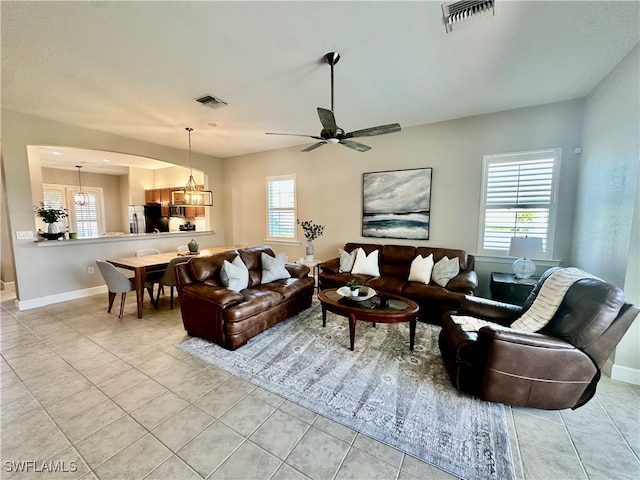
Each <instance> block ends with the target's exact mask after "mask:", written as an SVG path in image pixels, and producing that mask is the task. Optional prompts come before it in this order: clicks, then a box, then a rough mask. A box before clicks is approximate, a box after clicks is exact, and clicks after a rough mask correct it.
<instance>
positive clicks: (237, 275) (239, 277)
mask: <svg viewBox="0 0 640 480" xmlns="http://www.w3.org/2000/svg"><path fill="white" fill-rule="evenodd" d="M220 280H221V281H222V284H223V285H224V286H225V287H227V288H228V289H229V290H233V291H234V292H239V291H240V290H244V289H245V288H247V287H248V286H249V270H247V266H246V265H245V264H244V262H243V261H242V259H241V258H240V255H238V256H236V258H234V259H233V262H229V261H227V260H225V261H224V263H223V264H222V269H221V270H220Z"/></svg>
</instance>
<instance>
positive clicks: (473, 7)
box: [442, 0, 494, 33]
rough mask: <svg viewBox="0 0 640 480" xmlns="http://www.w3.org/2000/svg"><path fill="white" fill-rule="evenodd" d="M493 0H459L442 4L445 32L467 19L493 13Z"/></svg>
mask: <svg viewBox="0 0 640 480" xmlns="http://www.w3.org/2000/svg"><path fill="white" fill-rule="evenodd" d="M493 4H494V0H460V1H458V2H448V3H443V4H442V13H443V15H444V26H445V28H446V30H447V33H449V32H451V31H452V30H453V26H454V25H456V26H458V25H460V24H462V23H466V22H467V21H469V20H472V19H476V18H479V17H484V16H486V15H493V13H494V11H493V9H494V7H493Z"/></svg>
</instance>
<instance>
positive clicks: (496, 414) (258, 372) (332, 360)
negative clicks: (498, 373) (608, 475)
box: [178, 302, 515, 480]
mask: <svg viewBox="0 0 640 480" xmlns="http://www.w3.org/2000/svg"><path fill="white" fill-rule="evenodd" d="M439 330H440V329H439V327H437V326H433V325H428V324H424V323H421V322H418V326H417V330H416V342H415V347H414V351H413V352H412V351H410V350H409V325H408V324H405V323H401V324H378V325H377V326H376V327H373V325H372V324H370V323H366V322H358V324H357V331H356V340H355V351H353V352H352V351H350V350H349V325H348V321H347V319H346V318H344V317H340V316H338V315H334V314H332V313H327V326H326V328H323V327H322V316H321V308H320V305H319V304H318V303H316V302H314V304H313V306H312V307H311V308H309V309H307V310H306V311H304V312H302V313H300V314H298V315H296V316H294V317H291V318H289V319H287V320H285V321H284V322H281V323H279V324H277V325H275V326H274V327H272V328H270V329H269V330H267V331H265V332H263V333H261V334H260V335H258V336H256V337H254V338H253V339H252V340H251V341H249V343H247V345H245V346H243V347H241V348H239V349H238V350H236V351H233V352H231V351H228V350H225V349H224V348H221V347H219V346H218V345H215V344H214V343H211V342H208V341H206V340H203V339H200V338H190V339H189V340H187V341H185V342H183V343H182V344H180V345H178V348H180V349H181V350H183V351H185V352H187V353H189V354H192V355H195V356H197V357H199V358H202V359H203V360H205V361H207V362H209V363H211V364H213V365H215V366H217V367H219V368H222V369H224V370H226V371H228V372H230V373H232V374H234V375H237V376H239V377H241V378H243V379H245V380H247V381H249V382H251V383H253V384H255V385H258V386H260V387H263V388H265V389H267V390H269V391H271V392H273V393H276V394H278V395H280V396H282V397H284V398H287V399H288V400H290V401H292V402H294V403H297V404H299V405H302V406H303V407H306V408H308V409H310V410H313V411H314V412H316V413H319V414H321V415H323V416H325V417H328V418H330V419H332V420H334V421H336V422H339V423H341V424H343V425H346V426H348V427H350V428H352V429H354V430H356V431H358V432H361V433H363V434H365V435H368V436H370V437H372V438H375V439H376V440H379V441H381V442H383V443H386V444H387V445H390V446H392V447H395V448H397V449H399V450H401V451H403V452H405V453H407V454H409V455H413V456H415V457H417V458H419V459H421V460H423V461H425V462H427V463H429V464H431V465H434V466H436V467H438V468H440V469H442V470H445V471H447V472H449V473H452V474H453V475H456V476H458V477H460V478H463V479H469V480H471V479H483V480H484V479H500V480H504V479H513V478H515V474H514V469H513V462H512V458H511V450H510V446H509V438H508V433H507V423H506V419H505V413H504V407H503V406H502V405H501V404H495V403H489V402H483V401H481V400H479V399H477V398H474V397H471V396H468V395H464V394H462V393H460V392H458V391H457V390H456V389H455V388H454V387H453V386H452V385H451V382H450V380H449V378H448V376H447V373H446V371H445V369H444V365H443V363H442V359H441V357H440V351H439V349H438V332H439Z"/></svg>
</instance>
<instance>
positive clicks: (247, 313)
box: [176, 246, 314, 350]
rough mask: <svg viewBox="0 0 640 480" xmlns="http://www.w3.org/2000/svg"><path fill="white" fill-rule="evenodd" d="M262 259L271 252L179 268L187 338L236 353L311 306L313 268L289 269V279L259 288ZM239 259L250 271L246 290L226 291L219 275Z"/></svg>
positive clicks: (251, 251) (250, 251)
mask: <svg viewBox="0 0 640 480" xmlns="http://www.w3.org/2000/svg"><path fill="white" fill-rule="evenodd" d="M263 253H264V254H266V255H268V256H270V257H275V255H274V253H273V251H272V250H271V248H270V247H268V246H261V247H253V248H246V249H241V250H237V251H235V250H233V251H227V252H223V253H219V254H216V255H212V256H208V257H194V258H192V259H191V260H189V262H188V263H183V264H179V265H177V266H176V279H177V284H178V293H179V295H180V310H181V312H182V322H183V324H184V328H185V329H186V331H187V333H188V334H189V335H191V336H195V337H202V338H205V339H207V340H210V341H212V342H215V343H217V344H218V345H221V346H222V347H225V348H228V349H229V350H235V349H236V348H238V347H241V346H242V345H244V344H245V343H247V341H248V340H249V339H250V338H252V337H254V336H256V335H257V334H259V333H261V332H263V331H265V330H266V329H268V328H269V327H271V326H273V325H275V324H276V323H278V322H280V321H282V320H284V319H286V318H288V317H290V316H292V315H294V314H296V313H298V312H300V311H302V310H304V309H306V308H308V307H309V306H310V305H311V298H312V296H313V288H314V280H313V278H312V277H310V276H309V268H308V267H306V266H304V265H299V264H295V263H286V264H285V265H284V267H285V268H286V270H287V271H288V273H289V274H290V278H283V279H279V280H275V281H271V282H268V283H261V279H262V278H263V277H262V274H263V269H262V261H261V255H262V254H263ZM238 255H239V256H240V258H241V259H242V262H243V263H244V265H245V266H246V268H247V269H248V286H247V288H244V289H242V290H240V291H234V290H231V289H229V288H226V287H225V286H224V284H223V280H222V278H221V273H222V267H223V264H224V261H225V260H227V261H228V262H230V263H231V262H233V261H234V259H236V257H237V256H238Z"/></svg>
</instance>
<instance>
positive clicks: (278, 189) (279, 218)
mask: <svg viewBox="0 0 640 480" xmlns="http://www.w3.org/2000/svg"><path fill="white" fill-rule="evenodd" d="M267 230H268V231H267V237H269V238H273V239H288V240H295V238H296V177H295V175H286V176H279V177H267Z"/></svg>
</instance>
